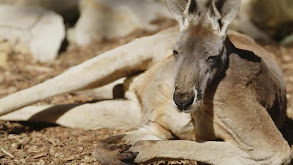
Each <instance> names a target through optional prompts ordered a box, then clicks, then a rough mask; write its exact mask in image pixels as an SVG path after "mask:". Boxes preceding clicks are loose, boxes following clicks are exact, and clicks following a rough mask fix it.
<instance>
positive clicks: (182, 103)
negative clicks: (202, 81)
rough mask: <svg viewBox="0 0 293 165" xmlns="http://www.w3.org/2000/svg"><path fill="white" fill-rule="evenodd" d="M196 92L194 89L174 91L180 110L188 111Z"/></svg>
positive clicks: (174, 97)
mask: <svg viewBox="0 0 293 165" xmlns="http://www.w3.org/2000/svg"><path fill="white" fill-rule="evenodd" d="M194 98H195V93H194V90H192V91H188V92H181V91H178V90H175V91H174V94H173V101H174V103H175V104H176V106H177V108H178V110H180V111H183V112H188V111H187V110H189V109H190V107H191V105H192V104H193V102H194Z"/></svg>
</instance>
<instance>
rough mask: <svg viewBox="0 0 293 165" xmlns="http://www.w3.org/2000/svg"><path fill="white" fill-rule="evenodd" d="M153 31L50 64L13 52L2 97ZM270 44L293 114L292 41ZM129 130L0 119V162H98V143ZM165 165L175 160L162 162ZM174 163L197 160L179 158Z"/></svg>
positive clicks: (292, 124)
mask: <svg viewBox="0 0 293 165" xmlns="http://www.w3.org/2000/svg"><path fill="white" fill-rule="evenodd" d="M173 24H174V22H165V23H164V24H162V25H161V26H162V29H163V28H165V27H168V26H170V25H173ZM148 34H152V33H149V32H145V31H136V32H135V33H133V34H131V35H130V36H128V37H125V38H123V39H116V40H104V41H100V42H97V43H93V44H92V45H89V46H87V47H83V48H77V47H73V48H70V49H68V50H67V51H65V52H64V53H62V54H61V56H60V57H59V58H58V59H57V60H56V61H54V62H53V63H50V64H41V63H38V62H35V61H34V60H32V57H31V56H30V55H29V54H25V53H20V52H18V51H11V52H10V53H9V56H8V65H7V67H5V68H1V67H0V84H1V85H0V98H2V97H4V96H7V95H9V94H11V93H14V92H16V91H19V90H21V89H25V88H28V87H30V86H33V85H35V84H38V83H40V82H43V81H45V80H46V79H49V78H52V77H54V76H56V75H58V74H60V73H62V72H63V71H64V70H66V69H67V68H69V67H71V66H74V65H77V64H79V63H81V62H83V61H85V60H87V59H90V58H92V57H94V56H95V55H97V54H100V53H102V52H105V51H107V50H109V49H112V48H114V47H117V46H119V45H122V44H125V43H127V42H129V41H131V40H132V39H134V38H136V37H140V36H143V35H148ZM2 44H3V43H2ZM0 47H1V44H0ZM265 48H266V49H267V50H269V51H272V52H274V53H275V54H276V58H277V60H278V62H279V63H280V64H281V67H282V69H283V72H284V75H285V80H286V83H287V92H288V95H287V97H288V117H289V118H291V119H293V46H292V47H291V48H290V47H288V48H285V47H280V46H278V45H269V46H265ZM95 99H99V98H93V97H91V96H86V95H76V94H66V95H62V96H57V97H53V98H50V99H47V100H45V101H44V102H43V103H50V104H61V103H63V104H64V103H83V102H88V101H91V100H95ZM289 118H288V119H287V121H286V123H285V127H284V128H283V129H282V132H283V134H284V136H285V138H286V139H287V140H288V141H289V143H290V145H292V142H293V121H292V120H291V119H289ZM124 131H125V130H112V129H101V130H96V131H85V130H81V129H71V128H64V127H61V126H57V125H53V124H48V123H30V122H4V121H0V139H1V140H0V164H1V165H4V164H9V165H10V164H34V165H44V164H81V165H83V164H84V165H85V164H98V163H97V162H96V161H95V160H94V158H93V156H92V152H93V150H94V147H95V144H96V142H97V141H98V140H101V139H103V138H106V137H108V136H110V135H113V134H117V133H121V132H124ZM161 164H162V165H163V164H172V163H170V162H169V163H168V162H164V161H163V162H161ZM173 164H194V163H192V162H188V161H185V162H184V161H181V162H180V161H178V162H176V163H175V162H174V163H173Z"/></svg>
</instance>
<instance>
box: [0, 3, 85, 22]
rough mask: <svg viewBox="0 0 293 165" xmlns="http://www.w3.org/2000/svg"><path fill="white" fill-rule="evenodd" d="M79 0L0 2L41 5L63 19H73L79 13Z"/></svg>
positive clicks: (31, 5)
mask: <svg viewBox="0 0 293 165" xmlns="http://www.w3.org/2000/svg"><path fill="white" fill-rule="evenodd" d="M79 1H80V0H0V4H7V5H15V6H30V7H42V8H45V9H48V10H53V11H55V12H57V13H58V14H60V15H62V16H63V17H64V18H65V20H68V21H70V20H72V19H75V18H76V17H77V15H78V13H79V10H78V4H79Z"/></svg>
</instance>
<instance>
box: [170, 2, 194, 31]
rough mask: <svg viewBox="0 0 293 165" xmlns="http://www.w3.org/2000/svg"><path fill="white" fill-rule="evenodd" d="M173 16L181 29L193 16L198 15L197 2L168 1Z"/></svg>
mask: <svg viewBox="0 0 293 165" xmlns="http://www.w3.org/2000/svg"><path fill="white" fill-rule="evenodd" d="M166 3H167V6H168V8H169V11H170V13H171V14H172V16H173V17H174V18H175V19H176V20H177V21H178V23H179V26H180V28H181V27H182V26H183V24H184V21H185V19H186V18H187V17H188V16H189V15H191V14H197V13H198V12H199V11H198V6H197V3H196V1H195V0H166Z"/></svg>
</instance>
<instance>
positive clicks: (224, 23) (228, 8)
mask: <svg viewBox="0 0 293 165" xmlns="http://www.w3.org/2000/svg"><path fill="white" fill-rule="evenodd" d="M240 3H241V0H212V3H211V7H210V9H209V11H208V16H209V17H210V18H211V19H212V20H213V23H214V25H215V26H216V27H218V28H219V29H220V32H221V33H222V34H226V32H227V28H228V26H229V24H230V23H231V22H232V21H233V20H234V18H235V17H236V15H237V13H238V11H239V8H240Z"/></svg>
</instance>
